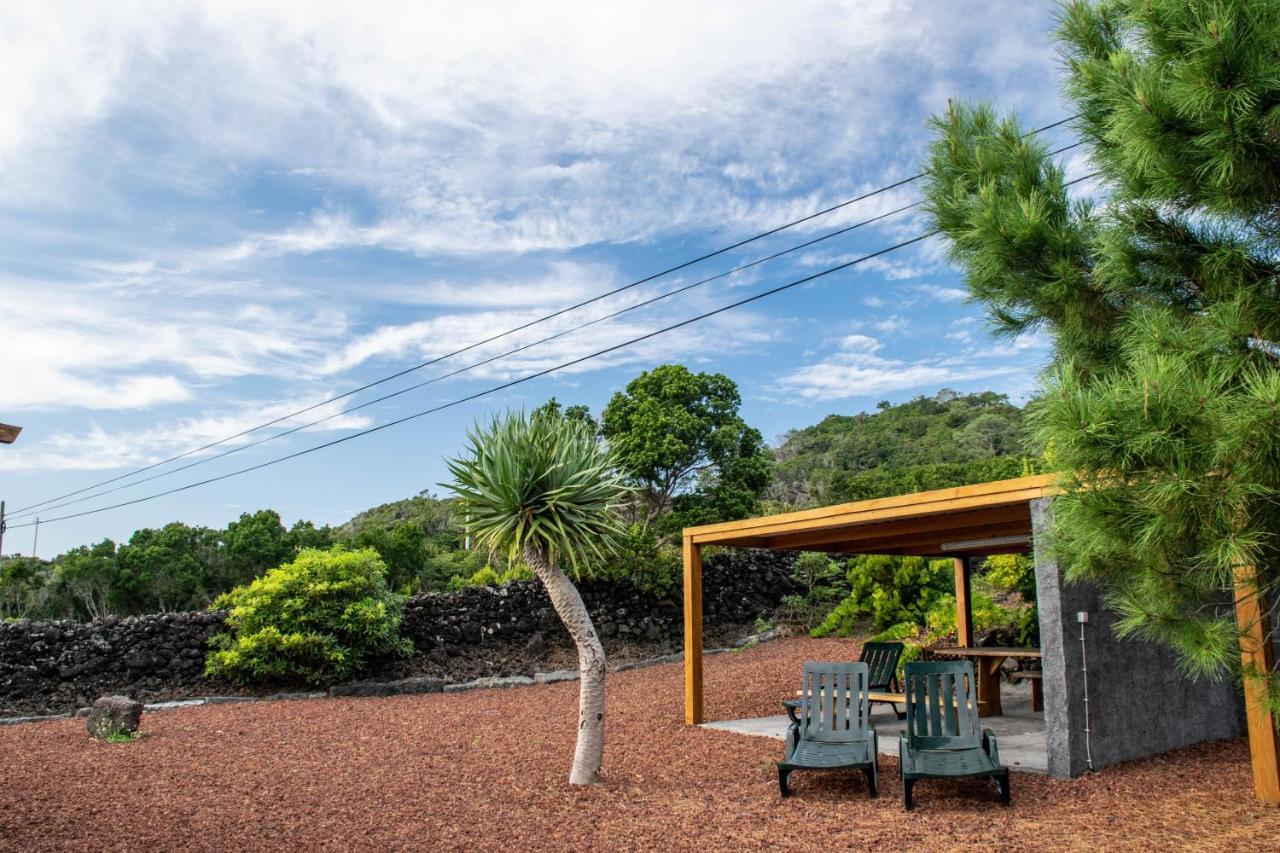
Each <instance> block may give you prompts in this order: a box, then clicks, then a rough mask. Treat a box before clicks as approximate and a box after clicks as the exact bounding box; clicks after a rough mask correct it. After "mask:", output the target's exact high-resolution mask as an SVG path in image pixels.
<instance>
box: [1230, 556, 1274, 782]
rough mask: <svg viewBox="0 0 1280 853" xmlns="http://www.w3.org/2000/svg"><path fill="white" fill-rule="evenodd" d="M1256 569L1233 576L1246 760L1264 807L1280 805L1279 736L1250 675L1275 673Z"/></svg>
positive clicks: (1260, 685) (1260, 687)
mask: <svg viewBox="0 0 1280 853" xmlns="http://www.w3.org/2000/svg"><path fill="white" fill-rule="evenodd" d="M1263 595H1264V592H1263V590H1261V589H1260V588H1259V585H1258V574H1257V569H1256V568H1254V567H1253V566H1248V567H1245V568H1243V569H1241V570H1239V571H1237V572H1236V583H1235V599H1236V624H1237V625H1238V626H1239V628H1240V661H1241V663H1242V664H1243V667H1244V671H1245V678H1244V704H1245V716H1246V718H1247V720H1248V724H1249V757H1250V759H1251V762H1252V764H1253V792H1254V795H1255V796H1256V797H1257V798H1258V799H1259V800H1261V801H1263V802H1264V803H1280V732H1277V731H1276V723H1275V720H1274V719H1273V718H1272V716H1271V713H1270V711H1268V710H1267V704H1266V692H1267V688H1266V684H1265V683H1264V682H1263V681H1262V679H1260V678H1250V677H1249V673H1250V672H1256V673H1270V672H1274V671H1275V646H1274V644H1273V643H1272V639H1271V632H1270V630H1269V627H1270V626H1269V625H1268V619H1267V608H1266V607H1265V606H1264V601H1263Z"/></svg>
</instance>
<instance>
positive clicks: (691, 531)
mask: <svg viewBox="0 0 1280 853" xmlns="http://www.w3.org/2000/svg"><path fill="white" fill-rule="evenodd" d="M1056 479H1057V475H1056V474H1036V475H1034V476H1030V477H1015V478H1013V479H1010V480H995V481H992V482H989V483H974V484H972V485H969V486H956V487H953V488H949V489H935V490H933V491H928V492H916V493H914V494H909V495H895V496H893V497H887V498H875V499H873V500H866V501H855V502H853V503H847V504H835V505H833V506H826V507H819V508H817V509H806V510H800V511H799V512H788V513H781V514H779V515H772V516H764V517H762V518H746V519H742V520H740V521H725V522H721V523H719V524H705V525H701V526H699V527H690V528H687V529H686V531H685V532H686V534H687V535H689V536H693V537H695V538H696V539H697V540H698V541H700V542H705V541H710V540H711V539H713V538H715V537H707V534H716V533H741V534H742V535H746V536H749V535H753V534H755V533H757V532H758V531H756V530H754V529H752V528H756V527H760V526H762V525H765V526H772V525H779V524H780V525H783V527H784V528H785V527H786V526H788V525H792V524H795V525H797V526H798V528H799V529H813V528H815V527H820V526H822V525H823V523H824V522H829V521H832V520H834V519H836V518H837V517H841V516H847V515H851V514H855V515H856V514H859V513H867V512H873V511H877V510H884V509H888V510H893V509H899V510H901V509H903V508H908V509H912V508H918V507H923V506H927V505H929V504H934V503H946V502H948V501H953V500H957V499H961V498H976V499H977V500H976V501H975V502H974V503H973V504H972V505H973V506H984V505H987V506H992V505H997V504H1001V503H1020V502H1026V501H1029V500H1034V499H1035V498H1040V497H1044V496H1045V494H1047V493H1049V492H1051V491H1052V490H1053V484H1054V482H1055V480H1056ZM891 515H892V513H891ZM704 537H707V538H704Z"/></svg>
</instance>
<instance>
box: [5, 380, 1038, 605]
mask: <svg viewBox="0 0 1280 853" xmlns="http://www.w3.org/2000/svg"><path fill="white" fill-rule="evenodd" d="M739 405H740V398H739V395H738V390H737V386H736V385H735V384H734V383H733V382H732V380H730V379H728V378H727V377H725V376H722V375H720V374H694V373H692V372H690V371H688V370H687V369H686V368H684V367H683V366H680V365H664V366H662V367H659V368H655V369H654V370H652V371H648V372H646V373H643V374H641V375H640V376H639V377H637V378H636V379H635V380H634V381H632V382H631V383H630V384H629V385H628V386H627V388H626V389H625V390H624V391H621V392H619V393H618V394H617V395H615V397H614V399H613V400H611V401H610V403H609V405H608V406H606V407H605V409H604V411H603V412H602V413H601V416H600V418H599V419H597V418H595V417H593V416H592V414H591V413H590V412H589V411H587V409H586V408H585V407H582V406H570V407H567V408H562V407H561V406H560V404H559V403H557V402H556V401H555V400H551V401H549V402H548V403H547V404H546V405H545V406H544V407H543V408H545V409H547V410H549V411H552V412H556V413H559V414H561V415H562V416H564V417H568V418H573V419H580V420H583V421H585V422H586V423H588V424H590V425H591V427H592V429H594V430H596V431H597V433H598V434H599V435H600V437H601V440H604V441H608V442H610V443H611V444H614V445H615V446H617V447H619V448H625V449H627V450H628V455H627V457H626V458H627V463H626V464H627V465H628V466H629V467H628V469H627V471H626V474H627V476H628V477H629V478H630V479H631V481H632V482H633V483H634V485H635V486H636V498H635V501H634V505H633V506H631V507H629V508H628V509H627V511H626V515H627V519H628V524H629V525H630V526H629V528H628V531H627V535H626V536H625V537H624V540H623V547H622V550H621V553H619V554H617V555H615V556H614V557H612V558H611V559H610V560H608V561H607V562H605V563H603V564H601V565H599V566H593V567H590V573H591V574H594V575H597V576H603V577H608V578H612V579H614V580H618V581H621V582H625V583H631V584H634V585H635V586H637V587H639V588H642V589H645V590H648V591H656V592H663V591H666V590H670V589H673V588H674V587H675V585H676V584H677V582H678V579H679V577H680V555H679V537H680V530H681V528H683V527H684V526H686V525H688V524H698V523H707V522H715V521H722V520H729V519H734V518H742V517H746V516H750V515H754V514H759V513H761V512H765V511H770V510H775V509H786V508H795V507H805V506H814V505H820V504H823V503H834V502H840V501H848V500H858V499H862V498H873V497H881V496H884V495H891V494H903V493H907V492H912V491H919V490H922V489H929V488H940V487H945V486H952V485H961V484H965V483H974V482H981V481H984V480H993V479H1001V478H1005V477H1014V476H1018V475H1020V474H1023V473H1028V472H1030V471H1031V470H1032V469H1033V468H1034V467H1035V466H1034V463H1033V462H1032V461H1031V459H1030V457H1029V456H1027V455H1026V451H1027V448H1026V446H1025V445H1024V444H1023V441H1022V438H1021V436H1022V419H1023V412H1022V410H1021V409H1020V408H1018V407H1017V406H1014V405H1012V404H1011V403H1010V402H1009V401H1008V399H1007V398H1006V397H1005V396H1003V395H1000V394H995V393H991V392H983V393H977V394H957V393H955V392H952V391H947V390H943V391H940V392H938V393H937V394H934V395H933V396H929V397H918V398H916V399H914V400H911V401H909V402H906V403H902V404H900V405H896V406H893V405H889V404H887V403H882V404H881V405H880V406H878V407H877V410H876V411H874V412H869V413H860V414H854V415H839V414H837V415H831V416H829V417H826V418H824V419H823V420H822V421H821V422H820V423H818V424H815V425H814V426H810V427H806V428H804V429H798V430H793V431H791V432H789V433H787V434H786V435H785V436H784V437H783V440H782V441H781V442H780V443H779V445H778V446H777V447H775V448H772V449H770V448H768V447H766V446H765V445H764V442H763V441H762V440H761V438H760V434H759V432H758V431H757V430H755V429H753V428H752V427H750V426H749V425H748V424H747V423H746V422H745V421H743V419H742V418H741V416H740V415H739V413H738V409H739ZM658 438H661V441H658V440H657V439H658ZM465 524H466V516H465V512H464V511H463V510H462V508H461V507H460V506H459V504H458V502H457V501H456V500H455V499H453V498H449V497H437V496H435V495H433V494H431V493H430V492H427V491H424V492H422V493H420V494H418V495H416V496H414V497H410V498H405V499H402V500H397V501H392V502H390V503H385V504H382V505H380V506H376V507H373V508H371V509H368V510H365V511H364V512H362V513H360V514H358V515H356V516H355V517H353V518H351V519H350V520H349V521H347V522H345V523H343V524H339V525H336V526H332V527H330V526H316V525H314V524H312V523H311V522H309V521H299V522H297V523H296V524H294V525H293V526H292V527H291V528H286V527H285V525H284V524H283V523H282V522H281V519H280V516H279V514H278V513H276V512H275V511H274V510H270V509H264V510H260V511H258V512H255V513H245V514H244V515H242V516H240V518H239V519H237V520H235V521H232V522H230V523H229V524H228V525H227V526H226V527H225V528H207V527H199V526H190V525H186V524H183V523H181V522H173V523H171V524H167V525H165V526H164V527H162V528H158V529H151V528H148V529H142V530H138V531H137V532H135V533H134V534H133V535H132V536H131V537H130V538H129V540H128V541H127V542H121V543H118V544H117V543H116V542H113V541H112V540H110V539H106V540H103V541H101V542H99V543H96V544H94V545H88V546H82V547H80V548H74V549H72V550H70V551H68V552H66V553H64V554H59V555H58V556H56V557H54V558H53V559H52V560H37V559H33V558H30V557H17V556H14V557H9V558H6V559H3V560H0V618H15V617H27V618H75V619H86V618H89V619H91V618H98V617H101V616H105V615H108V614H116V615H128V614H135V613H147V612H156V611H171V610H193V609H199V608H202V607H206V606H208V605H209V604H210V602H212V601H214V600H215V599H216V598H217V597H218V596H219V595H221V594H223V593H226V592H228V591H229V590H231V589H233V588H236V587H241V586H244V585H246V584H249V583H251V582H252V581H253V580H254V579H256V578H260V577H262V576H263V575H264V574H265V573H266V572H267V571H268V570H270V569H272V568H274V567H276V566H280V565H281V564H284V563H287V562H289V561H291V560H293V559H295V558H296V557H297V556H298V554H299V553H300V552H301V551H302V550H303V549H306V548H316V549H326V548H330V547H332V546H334V545H341V546H344V547H347V548H353V549H361V548H366V549H372V550H373V551H374V552H376V553H377V555H378V557H379V558H380V560H381V562H382V564H383V566H385V571H386V576H387V578H386V579H387V584H388V585H389V587H390V588H391V589H392V590H394V591H395V592H397V593H399V594H412V593H415V592H420V591H430V590H439V589H447V588H458V587H460V586H465V585H469V584H489V585H495V584H501V583H505V582H507V581H510V580H515V579H520V578H524V577H528V576H529V570H528V568H527V567H526V566H524V565H523V564H522V563H520V562H519V561H515V562H510V563H509V562H508V561H507V559H506V558H505V556H504V555H495V554H489V553H486V552H483V551H478V550H467V549H466V547H465V539H466V531H465ZM845 572H846V570H845V569H844V568H843V567H840V568H836V567H835V565H834V564H833V565H832V567H831V568H828V569H825V570H824V573H825V574H829V575H832V576H834V577H835V578H836V580H835V581H834V582H831V583H819V584H817V586H818V587H819V589H818V591H817V592H816V594H815V595H813V596H811V597H808V598H807V606H806V608H804V609H807V610H811V611H813V619H815V620H821V619H822V618H823V617H825V616H826V610H827V609H829V608H830V607H831V606H832V605H834V604H835V603H836V602H838V601H840V599H843V598H847V597H848V596H849V595H861V593H858V589H860V587H859V586H858V585H857V584H850V583H848V582H846V581H845V579H844V574H845ZM806 585H807V586H810V587H812V586H813V584H812V583H807V584H806ZM903 594H904V595H908V597H909V594H908V593H907V592H904V593H903ZM917 609H918V608H917ZM842 613H843V614H844V616H845V617H856V618H858V619H861V618H864V617H865V616H866V615H868V614H869V613H870V611H869V610H867V606H866V604H865V602H862V603H858V602H854V603H846V604H845V606H844V610H843V611H842ZM921 613H923V611H921ZM921 613H916V612H915V611H911V612H910V613H908V614H907V615H906V616H903V615H902V614H901V613H895V614H894V615H895V616H898V617H901V618H908V616H909V617H910V618H913V619H916V620H917V621H920V620H921V619H923V616H921ZM880 615H881V616H883V614H882V613H881V614H880ZM878 621H881V622H883V621H884V619H883V618H879V619H878ZM896 621H901V620H900V619H898V620H896Z"/></svg>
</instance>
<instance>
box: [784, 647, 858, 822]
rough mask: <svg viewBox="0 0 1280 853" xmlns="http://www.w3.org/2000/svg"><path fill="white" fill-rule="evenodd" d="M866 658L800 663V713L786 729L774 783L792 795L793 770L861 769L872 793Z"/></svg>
mask: <svg viewBox="0 0 1280 853" xmlns="http://www.w3.org/2000/svg"><path fill="white" fill-rule="evenodd" d="M868 690H870V685H869V683H868V673H867V665H866V664H865V663H818V662H813V661H807V662H806V663H805V665H804V687H803V690H802V691H801V698H800V709H799V716H798V718H796V721H795V722H793V723H792V724H791V726H790V729H789V731H788V732H787V742H786V746H785V751H786V755H785V757H784V758H783V760H782V762H781V763H780V764H779V765H778V787H779V788H780V789H781V790H782V796H784V797H787V796H790V795H791V789H790V788H789V787H788V786H787V781H788V779H789V778H790V777H791V774H792V772H794V771H796V770H861V771H862V772H863V773H865V774H866V775H867V785H868V786H869V788H870V791H871V796H873V797H874V796H875V795H876V782H877V775H878V763H877V760H876V730H875V728H874V727H873V726H872V725H871V718H870V711H871V701H870V699H869V698H868V697H867V692H868Z"/></svg>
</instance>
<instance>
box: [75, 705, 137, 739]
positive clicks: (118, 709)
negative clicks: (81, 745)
mask: <svg viewBox="0 0 1280 853" xmlns="http://www.w3.org/2000/svg"><path fill="white" fill-rule="evenodd" d="M141 721H142V703H141V702H137V701H135V700H133V699H130V698H129V697H128V696H103V697H102V698H101V699H99V700H98V701H97V702H94V703H93V707H92V708H90V709H89V717H88V719H86V720H85V728H87V729H88V730H89V734H91V735H93V736H94V737H96V738H97V739H98V740H105V739H106V738H108V737H111V736H113V735H131V734H133V733H134V732H136V731H137V730H138V723H140V722H141Z"/></svg>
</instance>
